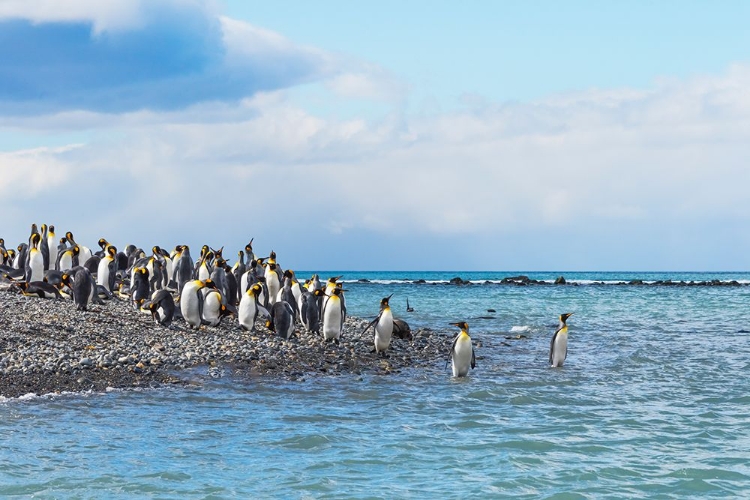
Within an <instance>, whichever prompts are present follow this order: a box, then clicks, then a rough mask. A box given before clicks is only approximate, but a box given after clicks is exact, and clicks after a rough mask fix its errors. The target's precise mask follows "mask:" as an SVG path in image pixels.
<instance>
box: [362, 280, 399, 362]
mask: <svg viewBox="0 0 750 500" xmlns="http://www.w3.org/2000/svg"><path fill="white" fill-rule="evenodd" d="M391 297H393V294H390V295H389V296H388V297H383V299H382V300H381V301H380V313H378V316H377V318H375V319H374V320H372V321H371V322H370V324H369V325H367V327H366V328H365V330H364V332H362V333H363V334H364V333H365V332H366V331H367V330H368V329H369V328H370V327H371V326H374V327H375V352H376V353H377V354H380V353H383V356H385V355H386V354H385V351H386V350H387V349H388V347H389V346H390V345H391V337H392V335H393V313H392V312H391V306H390V305H389V304H388V301H389V300H391Z"/></svg>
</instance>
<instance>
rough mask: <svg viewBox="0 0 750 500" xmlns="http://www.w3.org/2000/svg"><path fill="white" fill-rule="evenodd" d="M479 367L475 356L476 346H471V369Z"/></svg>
mask: <svg viewBox="0 0 750 500" xmlns="http://www.w3.org/2000/svg"><path fill="white" fill-rule="evenodd" d="M475 366H477V358H476V356H474V346H471V369H472V370H473V369H474V367H475Z"/></svg>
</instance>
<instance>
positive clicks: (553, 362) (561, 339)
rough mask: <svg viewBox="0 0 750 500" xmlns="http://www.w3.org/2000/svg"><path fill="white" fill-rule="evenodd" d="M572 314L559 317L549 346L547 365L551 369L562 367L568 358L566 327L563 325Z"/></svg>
mask: <svg viewBox="0 0 750 500" xmlns="http://www.w3.org/2000/svg"><path fill="white" fill-rule="evenodd" d="M572 315H573V313H565V314H561V315H560V325H559V326H558V327H557V330H556V331H555V334H554V335H553V336H552V341H551V342H550V345H549V364H550V366H552V368H558V367H562V365H563V363H565V358H567V357H568V325H567V324H566V323H565V322H566V321H567V320H568V318H569V317H571V316H572Z"/></svg>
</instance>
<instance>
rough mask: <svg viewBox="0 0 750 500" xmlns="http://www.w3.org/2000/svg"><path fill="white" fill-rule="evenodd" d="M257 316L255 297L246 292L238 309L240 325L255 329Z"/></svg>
mask: <svg viewBox="0 0 750 500" xmlns="http://www.w3.org/2000/svg"><path fill="white" fill-rule="evenodd" d="M255 316H256V307H255V297H253V296H252V295H248V294H247V293H245V294H243V295H242V300H240V307H239V310H238V311H237V317H238V319H239V322H240V325H241V326H243V327H245V328H247V329H248V330H253V329H254V328H255Z"/></svg>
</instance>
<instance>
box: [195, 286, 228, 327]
mask: <svg viewBox="0 0 750 500" xmlns="http://www.w3.org/2000/svg"><path fill="white" fill-rule="evenodd" d="M206 290H207V289H206V288H203V289H202V290H201V291H200V292H198V293H199V294H200V293H203V311H202V312H201V320H202V323H203V324H204V325H209V326H218V325H219V323H221V318H223V317H224V316H228V315H229V314H232V311H231V310H230V309H229V307H228V306H227V305H226V304H225V303H224V302H225V300H224V297H223V295H222V293H221V292H220V291H219V289H218V288H217V289H208V291H206Z"/></svg>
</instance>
